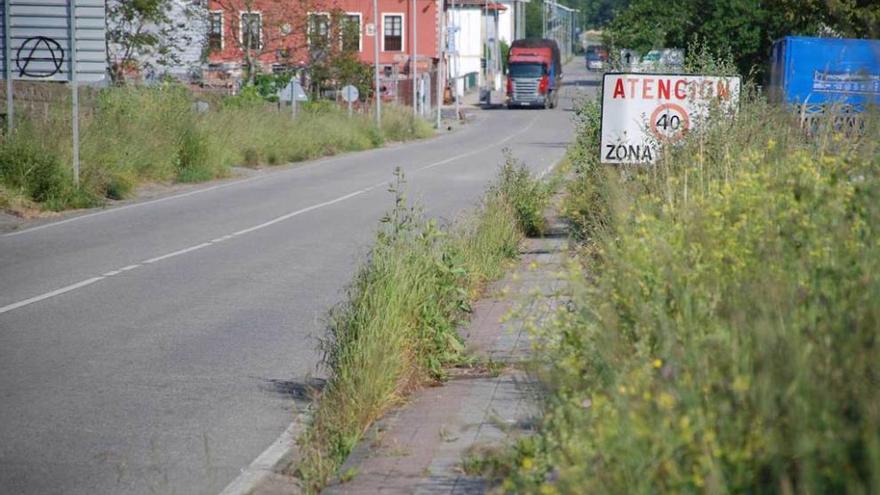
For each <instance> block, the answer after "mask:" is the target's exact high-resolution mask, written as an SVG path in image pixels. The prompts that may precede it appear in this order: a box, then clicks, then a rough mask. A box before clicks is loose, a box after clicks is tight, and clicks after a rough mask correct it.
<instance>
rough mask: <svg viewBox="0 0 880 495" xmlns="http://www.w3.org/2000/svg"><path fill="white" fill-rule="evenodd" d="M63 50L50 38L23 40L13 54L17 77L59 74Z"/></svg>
mask: <svg viewBox="0 0 880 495" xmlns="http://www.w3.org/2000/svg"><path fill="white" fill-rule="evenodd" d="M63 63H64V49H63V48H61V45H60V44H58V42H57V41H55V40H53V39H52V38H47V37H45V36H34V37H32V38H28V39H26V40H24V42H23V43H22V44H21V46H19V47H18V51H17V52H16V53H15V66H16V67H18V76H19V77H25V76H27V77H41V78H43V77H51V76H54V75H55V74H58V73H59V72H61V65H62V64H63Z"/></svg>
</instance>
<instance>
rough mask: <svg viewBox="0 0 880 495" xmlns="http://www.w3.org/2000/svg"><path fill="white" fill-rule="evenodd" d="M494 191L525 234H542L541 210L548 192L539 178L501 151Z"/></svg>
mask: <svg viewBox="0 0 880 495" xmlns="http://www.w3.org/2000/svg"><path fill="white" fill-rule="evenodd" d="M495 193H496V194H498V195H499V196H501V197H502V198H504V200H505V201H506V202H507V203H508V204H510V206H511V208H513V211H514V214H515V216H516V219H517V222H518V223H519V226H520V229H522V231H523V232H524V233H525V234H526V235H529V236H537V235H542V234H543V233H544V228H545V227H546V225H545V220H544V210H545V209H546V208H547V205H548V204H549V199H550V191H549V189H548V188H547V187H546V186H545V185H544V183H543V182H541V181H540V180H537V179H534V178H532V175H531V173H530V172H529V169H528V168H526V166H525V164H524V163H522V162H520V161H517V160H516V159H515V158H513V156H512V155H511V154H510V152H509V151H505V161H504V164H503V165H502V166H501V170H500V171H499V174H498V181H497V182H496V184H495Z"/></svg>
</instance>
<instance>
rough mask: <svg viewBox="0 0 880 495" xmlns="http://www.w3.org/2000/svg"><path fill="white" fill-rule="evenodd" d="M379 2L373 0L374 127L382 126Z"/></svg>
mask: <svg viewBox="0 0 880 495" xmlns="http://www.w3.org/2000/svg"><path fill="white" fill-rule="evenodd" d="M381 27H382V26H381V23H380V20H379V2H378V0H373V77H374V78H375V80H376V81H375V83H376V91H375V93H376V95H375V98H376V127H378V128H380V129H381V128H382V92H381V87H380V86H379V30H380V29H381Z"/></svg>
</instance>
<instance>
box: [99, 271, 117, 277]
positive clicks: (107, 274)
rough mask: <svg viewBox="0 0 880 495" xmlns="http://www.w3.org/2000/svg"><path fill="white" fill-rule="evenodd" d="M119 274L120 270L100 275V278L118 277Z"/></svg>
mask: <svg viewBox="0 0 880 495" xmlns="http://www.w3.org/2000/svg"><path fill="white" fill-rule="evenodd" d="M120 273H122V270H112V271H109V272H107V273H102V274H101V276H102V277H112V276H113V275H119V274H120Z"/></svg>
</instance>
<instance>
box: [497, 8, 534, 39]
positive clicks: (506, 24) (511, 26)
mask: <svg viewBox="0 0 880 495" xmlns="http://www.w3.org/2000/svg"><path fill="white" fill-rule="evenodd" d="M498 1H499V3H501V4H503V5H504V6H505V7H507V9H506V10H502V11H501V12H500V13H499V14H498V39H500V40H501V41H503V42H505V43H507V45H508V46H510V44H511V43H512V42H513V40H519V39H523V38H525V37H526V4H527V3H529V0H498Z"/></svg>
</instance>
